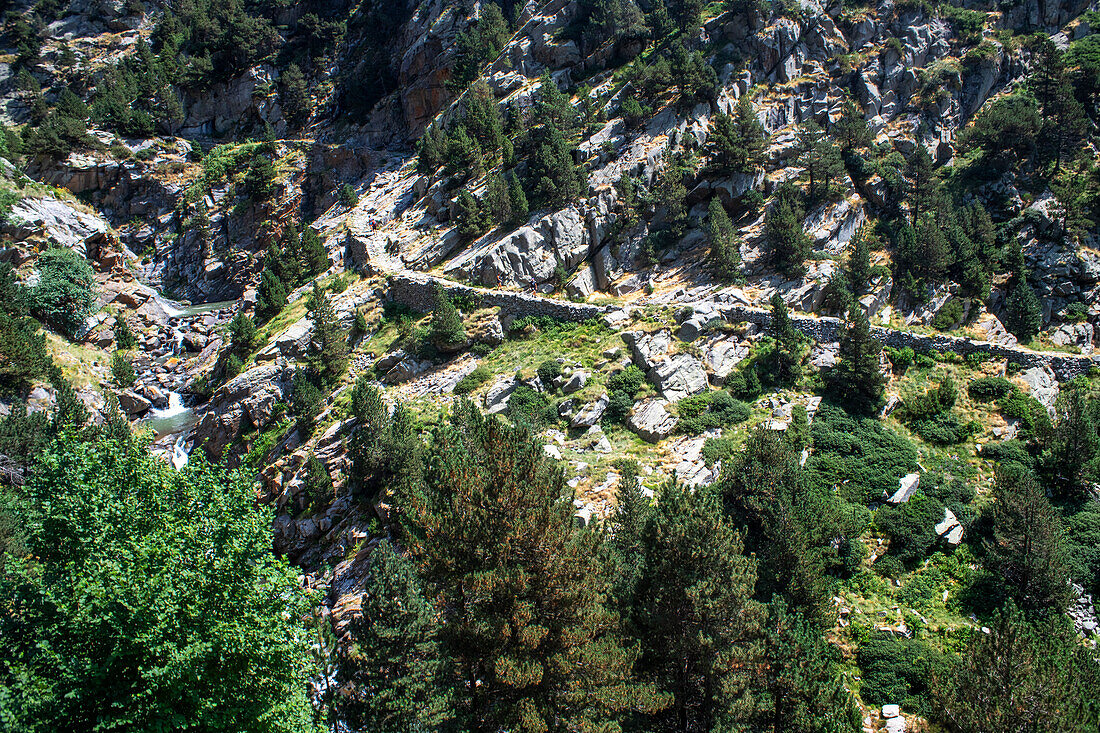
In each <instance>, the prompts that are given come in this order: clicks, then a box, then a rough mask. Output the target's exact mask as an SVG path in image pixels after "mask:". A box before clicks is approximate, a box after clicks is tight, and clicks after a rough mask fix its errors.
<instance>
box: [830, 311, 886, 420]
mask: <svg viewBox="0 0 1100 733" xmlns="http://www.w3.org/2000/svg"><path fill="white" fill-rule="evenodd" d="M881 353H882V344H881V343H880V342H879V341H878V339H876V338H875V337H874V336H873V335H872V334H871V324H870V322H869V321H868V320H867V316H866V315H864V314H863V309H862V308H860V307H859V306H858V305H854V306H852V309H851V310H850V311H849V313H848V329H847V331H845V333H844V337H843V338H842V339H841V340H840V354H839V356H840V361H839V363H838V364H837V365H836V366H835V367H833V369H832V370H831V371H830V373H829V375H828V381H829V384H830V386H831V387H832V389H833V390H834V391H835V392H836V394H837V396H838V397H840V399H842V400H843V401H845V402H847V403H848V405H849V406H850V407H851V408H852V409H854V410H856V411H857V412H871V411H873V410H875V409H877V408H878V405H879V403H880V402H881V401H882V395H883V393H884V392H885V390H886V378H885V377H883V376H882V373H881V372H880V371H879V356H880V354H881Z"/></svg>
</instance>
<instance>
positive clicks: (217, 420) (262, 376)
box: [191, 360, 293, 460]
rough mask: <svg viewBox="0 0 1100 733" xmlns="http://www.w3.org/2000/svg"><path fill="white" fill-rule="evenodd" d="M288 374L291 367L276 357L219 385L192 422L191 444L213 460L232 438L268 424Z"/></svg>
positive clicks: (284, 391) (285, 389)
mask: <svg viewBox="0 0 1100 733" xmlns="http://www.w3.org/2000/svg"><path fill="white" fill-rule="evenodd" d="M292 374H293V369H292V368H291V367H290V366H289V365H288V364H287V363H286V362H285V361H284V360H279V361H277V362H275V363H270V364H264V365H261V366H257V367H254V368H252V369H249V370H248V371H247V372H244V373H243V374H239V375H237V376H236V377H234V378H233V379H231V380H229V381H228V382H226V383H225V384H224V385H222V386H221V387H219V388H218V389H217V390H216V391H215V392H214V396H213V397H212V398H211V399H210V402H208V403H207V406H206V411H205V412H204V413H203V414H202V416H200V417H199V420H198V423H197V424H196V425H195V429H194V431H193V433H192V435H191V440H192V442H193V443H194V445H195V446H196V447H198V446H202V448H203V450H205V451H206V455H207V457H209V458H211V459H212V460H216V459H218V458H220V457H221V455H222V453H223V452H224V451H225V448H226V446H228V445H229V444H230V443H231V442H232V441H233V439H234V438H235V437H237V436H239V435H240V434H242V433H244V432H247V431H248V430H249V429H256V430H263V429H264V428H266V427H268V425H269V423H270V422H271V416H272V414H273V412H274V409H275V405H276V403H278V402H285V401H286V400H287V399H288V398H289V394H290V379H291V376H292Z"/></svg>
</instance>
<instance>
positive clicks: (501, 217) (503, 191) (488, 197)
mask: <svg viewBox="0 0 1100 733" xmlns="http://www.w3.org/2000/svg"><path fill="white" fill-rule="evenodd" d="M485 204H486V206H487V207H488V209H489V215H490V216H491V218H492V221H493V224H496V225H497V226H500V225H503V224H507V223H508V222H510V221H512V200H511V198H509V196H508V185H507V184H506V183H505V182H504V178H503V177H501V175H500V174H499V173H491V174H490V175H489V180H488V182H487V183H486V184H485Z"/></svg>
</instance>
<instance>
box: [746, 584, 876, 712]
mask: <svg viewBox="0 0 1100 733" xmlns="http://www.w3.org/2000/svg"><path fill="white" fill-rule="evenodd" d="M762 626H763V640H762V644H761V661H762V665H761V667H762V668H763V673H762V674H761V675H760V676H758V677H757V678H756V679H755V680H754V688H755V689H754V690H753V692H754V702H755V705H756V714H755V715H754V716H753V717H754V718H755V722H756V723H757V727H756V728H755V729H756V730H764V731H775V732H777V733H778V731H786V732H789V733H859V731H861V730H862V729H863V726H862V716H861V715H860V713H859V708H857V707H856V705H855V703H854V701H853V700H852V695H851V693H849V692H848V690H847V689H845V687H844V684H843V682H842V681H841V679H840V675H839V673H838V670H837V665H836V652H835V650H833V649H832V648H831V647H830V646H829V644H828V643H826V642H825V640H824V639H823V638H822V636H821V632H820V631H818V630H817V629H816V628H814V627H813V625H812V624H809V623H807V622H806V620H805V619H804V618H802V616H801V614H799V613H798V612H797V610H792V609H791V608H789V607H788V606H787V603H786V602H785V601H784V600H783V599H782V598H776V599H774V600H773V601H772V602H771V603H769V604H768V607H767V617H766V618H765V620H764V623H763V625H762Z"/></svg>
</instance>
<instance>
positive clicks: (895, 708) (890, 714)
mask: <svg viewBox="0 0 1100 733" xmlns="http://www.w3.org/2000/svg"><path fill="white" fill-rule="evenodd" d="M899 715H901V706H900V705H883V706H882V717H884V718H896V717H898V716H899Z"/></svg>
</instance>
